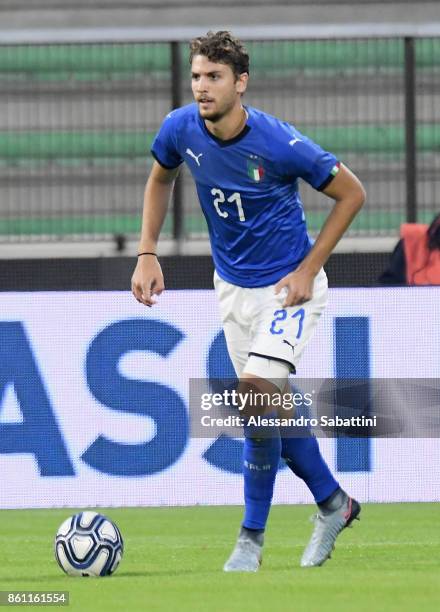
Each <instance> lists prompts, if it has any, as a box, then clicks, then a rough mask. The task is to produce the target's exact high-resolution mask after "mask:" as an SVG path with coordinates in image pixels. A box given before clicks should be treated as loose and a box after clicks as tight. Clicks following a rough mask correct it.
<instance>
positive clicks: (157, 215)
mask: <svg viewBox="0 0 440 612" xmlns="http://www.w3.org/2000/svg"><path fill="white" fill-rule="evenodd" d="M178 173H179V168H175V169H172V170H168V169H166V168H164V167H163V166H161V165H160V164H159V163H157V162H156V161H155V162H154V163H153V167H152V170H151V173H150V176H149V177H148V181H147V184H146V187H145V193H144V209H143V215H142V230H141V239H140V242H139V248H138V253H145V252H149V253H157V242H158V240H159V234H160V231H161V229H162V225H163V222H164V220H165V215H166V213H167V209H168V204H169V201H170V197H171V192H172V190H173V186H174V181H175V180H176V177H177V175H178ZM164 288H165V287H164V280H163V274H162V269H161V267H160V264H159V261H158V259H157V257H154V255H142V256H141V257H138V261H137V265H136V268H135V270H134V273H133V276H132V279H131V290H132V292H133V295H134V297H135V298H136V299H137V301H138V302H141V303H142V304H145V306H152V305H153V304H154V300H153V299H152V298H153V295H160V294H161V293H162V291H163V290H164Z"/></svg>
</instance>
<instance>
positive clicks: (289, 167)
mask: <svg viewBox="0 0 440 612" xmlns="http://www.w3.org/2000/svg"><path fill="white" fill-rule="evenodd" d="M289 128H290V140H287V139H286V142H285V143H283V144H284V147H283V152H284V154H283V160H282V166H283V169H284V171H285V174H286V175H287V176H289V177H292V179H293V178H298V177H301V178H302V179H304V180H305V181H306V182H307V183H309V185H311V186H312V187H313V188H314V189H317V190H318V191H322V190H323V189H325V188H326V187H327V185H328V184H329V183H330V182H331V181H332V180H333V178H334V177H335V176H336V174H337V173H338V172H339V167H340V162H339V161H338V159H337V157H335V156H334V155H333V154H332V153H329V152H328V151H324V149H322V148H321V147H320V146H319V145H318V144H316V143H315V142H313V140H311V139H310V138H308V137H307V136H304V135H303V134H301V133H300V132H298V130H296V129H295V128H294V127H293V126H289Z"/></svg>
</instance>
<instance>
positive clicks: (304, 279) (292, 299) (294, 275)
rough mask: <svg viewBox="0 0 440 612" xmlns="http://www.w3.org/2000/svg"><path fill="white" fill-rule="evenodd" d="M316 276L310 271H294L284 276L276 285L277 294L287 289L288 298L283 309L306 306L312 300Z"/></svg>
mask: <svg viewBox="0 0 440 612" xmlns="http://www.w3.org/2000/svg"><path fill="white" fill-rule="evenodd" d="M314 280H315V276H314V274H312V273H311V272H309V271H308V270H305V269H303V270H300V269H297V270H294V272H290V273H289V274H286V276H283V278H282V279H281V280H279V281H278V283H277V284H276V285H275V294H278V293H279V292H280V291H281V289H283V287H285V288H286V289H287V294H286V298H285V300H284V303H283V308H288V307H289V306H296V305H297V304H304V302H307V301H308V300H310V299H311V298H312V295H313V281H314Z"/></svg>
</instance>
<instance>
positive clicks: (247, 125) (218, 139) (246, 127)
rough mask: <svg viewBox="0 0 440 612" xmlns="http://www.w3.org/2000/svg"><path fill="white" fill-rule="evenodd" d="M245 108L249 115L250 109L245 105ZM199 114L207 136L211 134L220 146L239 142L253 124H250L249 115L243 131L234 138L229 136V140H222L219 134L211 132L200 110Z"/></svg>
mask: <svg viewBox="0 0 440 612" xmlns="http://www.w3.org/2000/svg"><path fill="white" fill-rule="evenodd" d="M244 108H245V109H246V111H247V113H248V115H249V110H248V109H247V107H246V106H245V107H244ZM197 116H198V118H199V123H200V125H201V126H202V129H203V130H204V131H205V133H206V134H207V136H209V137H210V138H211V139H212V140H213V141H214V142H216V143H217V144H218V145H219V147H229V146H230V145H233V144H235V143H236V142H239V141H240V140H241V139H242V138H244V137H245V136H246V134H247V133H248V132H250V130H251V126H250V125H249V116H248V120H247V123H246V124H245V125H244V127H243V129H242V130H241V132H240V133H239V134H237V135H236V136H234V138H229V139H228V140H222V139H221V138H217V136H214V134H211V132H210V131H209V130H208V128H207V127H206V124H205V122H204V120H203V119H202V117H201V115H200V113H199V112H197Z"/></svg>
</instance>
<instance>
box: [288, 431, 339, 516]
mask: <svg viewBox="0 0 440 612" xmlns="http://www.w3.org/2000/svg"><path fill="white" fill-rule="evenodd" d="M281 442H282V447H281V456H282V457H283V459H284V460H285V461H286V463H287V465H288V466H289V468H290V469H291V470H292V472H293V473H294V474H296V475H297V476H298V477H299V478H302V480H304V482H305V483H306V485H307V486H308V487H309V489H310V491H311V493H312V495H313V497H314V498H315V501H316V503H317V504H319V503H320V502H322V501H324V500H325V499H327V498H328V497H330V495H331V494H332V493H334V492H335V491H336V490H337V489H338V488H339V483H338V482H337V480H335V479H334V477H333V475H332V473H331V472H330V470H329V468H328V465H327V464H326V462H325V461H324V459H323V457H322V455H321V452H320V450H319V446H318V441H317V440H316V438H315V436H313V435H311V434H310V435H306V436H305V437H302V438H282V439H281Z"/></svg>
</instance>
